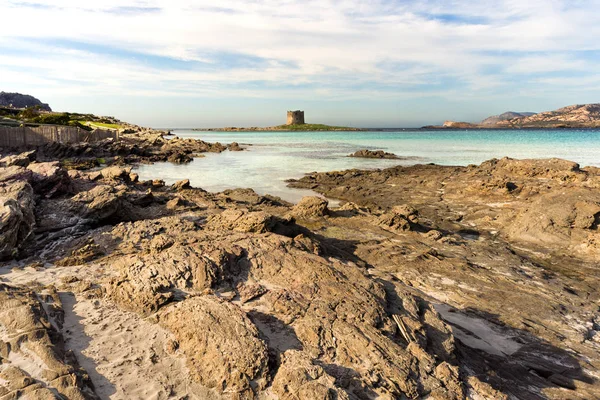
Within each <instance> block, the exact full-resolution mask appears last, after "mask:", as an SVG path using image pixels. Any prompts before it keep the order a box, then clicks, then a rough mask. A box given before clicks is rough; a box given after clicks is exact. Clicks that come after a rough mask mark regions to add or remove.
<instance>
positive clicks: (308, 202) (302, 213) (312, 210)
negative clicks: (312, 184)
mask: <svg viewBox="0 0 600 400" xmlns="http://www.w3.org/2000/svg"><path fill="white" fill-rule="evenodd" d="M328 204H329V202H328V201H327V200H325V199H324V198H322V197H317V196H307V197H303V198H302V199H301V200H300V201H299V202H298V204H296V206H295V207H294V208H293V209H292V212H291V214H292V215H293V216H294V217H301V218H307V217H308V218H311V217H322V216H324V215H327V214H328V213H329V210H328V208H327V205H328Z"/></svg>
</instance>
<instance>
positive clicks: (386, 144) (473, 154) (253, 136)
mask: <svg viewBox="0 0 600 400" xmlns="http://www.w3.org/2000/svg"><path fill="white" fill-rule="evenodd" d="M175 134H176V135H177V136H180V137H186V138H190V137H191V138H197V139H202V140H204V141H207V142H221V143H231V142H238V143H240V144H249V145H251V146H249V147H248V149H247V150H246V151H242V152H229V151H225V152H223V153H221V154H207V155H206V157H204V158H197V159H195V160H194V162H192V163H190V164H187V165H174V164H171V163H159V164H154V165H142V166H140V167H139V169H138V171H137V172H138V173H139V174H140V178H141V179H163V180H164V181H165V182H167V184H171V183H174V182H175V181H178V180H181V179H189V180H190V181H191V184H192V185H193V186H195V187H201V188H203V189H205V190H208V191H213V192H217V191H222V190H225V189H232V188H240V187H241V188H252V189H254V190H256V191H257V192H258V193H260V194H267V193H268V194H272V195H276V196H280V197H282V198H284V199H286V200H288V201H297V200H298V199H299V198H300V197H302V196H303V195H307V194H311V192H310V191H306V190H296V189H290V188H287V187H286V184H285V182H284V181H285V180H286V179H289V178H300V177H302V176H303V175H304V174H305V173H308V172H312V171H319V172H323V171H334V170H344V169H349V168H361V169H370V168H386V167H391V166H394V165H411V164H418V163H436V164H441V165H468V164H477V163H481V162H483V161H485V160H489V159H490V158H494V157H495V158H500V157H505V156H508V157H513V158H548V157H559V158H564V159H567V160H571V161H575V162H578V163H580V164H581V165H582V166H591V165H593V166H600V130H553V131H547V130H539V131H538V130H536V131H530V130H527V131H483V130H482V131H417V130H415V131H395V132H387V131H386V132H194V131H175ZM360 149H371V150H385V151H388V152H391V153H395V154H397V155H398V156H401V157H406V159H403V160H370V159H359V158H349V157H347V155H348V154H350V153H353V152H355V151H356V150H360Z"/></svg>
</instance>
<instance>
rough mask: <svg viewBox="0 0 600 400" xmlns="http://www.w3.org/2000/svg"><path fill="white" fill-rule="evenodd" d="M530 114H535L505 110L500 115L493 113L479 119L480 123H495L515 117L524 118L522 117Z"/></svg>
mask: <svg viewBox="0 0 600 400" xmlns="http://www.w3.org/2000/svg"><path fill="white" fill-rule="evenodd" d="M532 115H535V113H533V112H514V111H507V112H505V113H503V114H500V115H494V116H492V117H488V118H486V119H484V120H483V121H481V124H482V125H495V124H497V123H498V122H501V121H508V120H511V119H515V118H524V117H529V116H532Z"/></svg>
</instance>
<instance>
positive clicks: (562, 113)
mask: <svg viewBox="0 0 600 400" xmlns="http://www.w3.org/2000/svg"><path fill="white" fill-rule="evenodd" d="M427 128H446V129H521V128H600V103H595V104H576V105H572V106H568V107H563V108H559V109H558V110H554V111H545V112H541V113H538V114H534V113H516V112H512V111H509V112H506V113H504V114H500V115H496V116H492V117H489V118H486V119H484V120H483V121H482V122H481V123H480V124H472V123H469V122H455V121H446V122H444V124H443V125H442V126H427Z"/></svg>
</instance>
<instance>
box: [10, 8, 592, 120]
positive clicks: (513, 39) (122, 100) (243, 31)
mask: <svg viewBox="0 0 600 400" xmlns="http://www.w3.org/2000/svg"><path fill="white" fill-rule="evenodd" d="M525 3H526V4H525ZM214 4H215V2H214V1H207V0H147V1H142V0H139V1H135V0H118V1H117V0H97V1H94V2H82V1H80V0H53V1H46V0H32V1H31V2H22V1H12V0H0V15H2V20H3V23H2V24H0V90H4V91H18V92H22V93H28V94H32V95H34V96H36V97H39V98H40V99H41V100H42V101H44V102H48V103H49V104H50V105H51V106H52V107H53V108H54V109H55V110H59V111H77V112H92V113H95V114H101V115H112V116H116V117H117V118H120V119H122V120H126V121H130V122H134V123H137V124H142V125H146V126H154V127H219V126H267V125H276V124H280V123H282V122H283V121H284V120H285V112H286V111H287V110H288V109H303V110H305V111H306V115H307V120H308V122H319V123H329V124H345V125H353V126H359V127H365V126H371V127H412V126H421V125H426V124H437V123H441V122H443V121H444V120H446V119H454V120H465V121H479V120H481V119H483V118H485V117H487V116H489V115H493V114H499V113H502V112H504V111H508V110H511V111H546V110H551V109H555V108H559V107H562V106H566V105H569V104H575V103H592V102H600V68H598V67H597V65H598V63H599V62H600V41H598V40H597V38H598V37H599V35H600V23H598V22H599V20H600V12H599V11H598V10H600V0H591V1H586V0H571V1H567V0H543V1H541V0H529V1H527V2H524V1H521V0H519V1H517V0H497V1H485V0H484V1H479V2H477V3H474V2H472V1H464V0H446V1H441V0H428V1H427V0H422V1H398V0H396V1H390V0H388V1H383V0H371V1H359V0H347V1H334V0H329V1H328V0H318V1H317V0H307V1H293V0H263V1H258V0H255V1H240V0H223V1H221V2H219V3H218V4H219V5H218V6H214ZM24 21H26V22H24Z"/></svg>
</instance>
